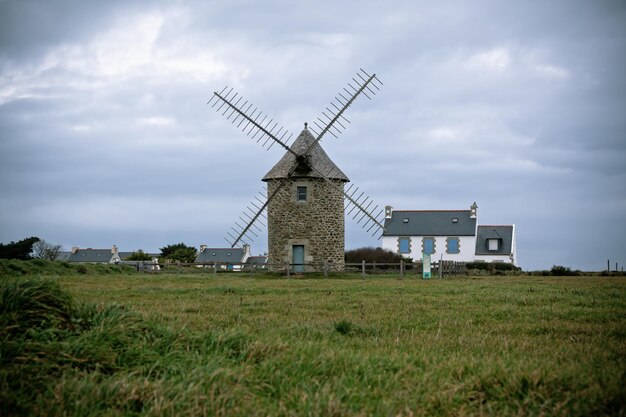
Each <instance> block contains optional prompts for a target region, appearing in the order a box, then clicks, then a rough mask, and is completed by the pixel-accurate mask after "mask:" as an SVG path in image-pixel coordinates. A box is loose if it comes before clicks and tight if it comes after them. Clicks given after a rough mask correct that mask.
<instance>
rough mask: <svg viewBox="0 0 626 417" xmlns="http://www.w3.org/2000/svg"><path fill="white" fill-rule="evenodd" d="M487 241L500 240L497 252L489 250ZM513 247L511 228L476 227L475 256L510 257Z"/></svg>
mask: <svg viewBox="0 0 626 417" xmlns="http://www.w3.org/2000/svg"><path fill="white" fill-rule="evenodd" d="M487 239H500V245H499V248H498V250H489V247H488V246H487ZM512 245H513V226H512V225H506V226H478V233H477V234H476V255H510V254H511V247H512Z"/></svg>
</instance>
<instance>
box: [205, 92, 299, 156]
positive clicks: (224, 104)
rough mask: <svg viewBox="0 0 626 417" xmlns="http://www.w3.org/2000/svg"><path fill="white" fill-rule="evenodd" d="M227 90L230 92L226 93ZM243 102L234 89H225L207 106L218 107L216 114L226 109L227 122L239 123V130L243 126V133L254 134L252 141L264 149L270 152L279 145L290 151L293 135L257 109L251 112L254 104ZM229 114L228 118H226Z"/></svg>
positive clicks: (224, 114) (214, 94)
mask: <svg viewBox="0 0 626 417" xmlns="http://www.w3.org/2000/svg"><path fill="white" fill-rule="evenodd" d="M226 90H228V91H227V92H226V93H224V92H225V91H226ZM242 101H243V97H241V96H239V93H237V92H235V91H233V89H232V88H231V89H228V87H224V88H223V89H222V91H220V92H219V93H218V92H217V91H216V92H214V93H213V97H211V99H210V100H209V101H208V102H207V104H211V103H213V105H212V106H211V108H216V107H217V109H216V112H218V113H219V112H220V111H221V110H222V109H224V111H223V113H222V116H224V117H226V120H230V121H231V123H232V124H233V125H234V124H235V123H237V125H236V126H237V128H239V127H241V126H242V125H243V128H242V129H241V131H242V132H244V133H245V134H246V135H247V136H250V134H251V133H253V132H254V133H253V134H252V139H253V140H256V142H257V143H260V144H261V146H262V147H263V148H265V149H267V150H270V149H271V148H272V146H273V145H274V144H276V143H278V144H279V145H280V146H282V147H283V148H285V149H286V150H287V151H290V149H289V141H290V140H291V137H292V136H293V134H292V133H289V132H288V131H287V130H285V129H284V128H283V127H282V126H280V127H279V126H278V122H274V119H272V118H270V119H269V121H268V120H267V119H268V116H267V115H266V114H263V112H262V111H260V110H258V108H257V107H255V108H254V110H252V111H250V109H252V106H253V104H252V103H248V100H245V101H243V103H242ZM240 103H241V104H240ZM218 104H219V106H218ZM227 113H228V116H226V114H227ZM233 116H234V117H233ZM231 118H232V120H231Z"/></svg>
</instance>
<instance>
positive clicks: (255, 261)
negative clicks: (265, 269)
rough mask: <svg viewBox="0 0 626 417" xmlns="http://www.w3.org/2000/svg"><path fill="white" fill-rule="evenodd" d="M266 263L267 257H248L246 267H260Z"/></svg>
mask: <svg viewBox="0 0 626 417" xmlns="http://www.w3.org/2000/svg"><path fill="white" fill-rule="evenodd" d="M265 262H267V256H249V257H248V259H246V265H262V264H264V263H265Z"/></svg>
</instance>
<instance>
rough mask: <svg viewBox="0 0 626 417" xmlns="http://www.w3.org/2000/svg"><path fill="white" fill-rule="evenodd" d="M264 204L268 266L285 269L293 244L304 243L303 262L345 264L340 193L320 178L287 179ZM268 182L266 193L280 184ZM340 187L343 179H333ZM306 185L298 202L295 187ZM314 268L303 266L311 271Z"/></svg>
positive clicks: (335, 267) (334, 267) (339, 266)
mask: <svg viewBox="0 0 626 417" xmlns="http://www.w3.org/2000/svg"><path fill="white" fill-rule="evenodd" d="M283 181H286V183H285V184H283V185H282V187H280V189H279V191H278V193H277V194H276V196H274V198H273V199H272V200H271V202H270V204H269V205H268V207H267V217H268V225H267V226H268V227H267V229H268V262H269V263H270V264H273V265H272V266H271V269H274V270H277V269H284V268H285V266H284V265H286V264H287V263H291V262H292V256H293V253H292V248H293V245H303V246H304V250H305V252H304V262H305V263H307V264H314V265H315V267H316V268H319V267H320V266H322V265H323V264H324V262H325V263H326V265H327V266H328V268H329V270H331V271H342V270H343V269H344V266H345V261H344V250H345V246H344V245H345V232H344V230H345V228H344V226H345V220H344V219H345V216H344V202H343V194H342V192H341V191H339V189H337V188H335V187H333V186H332V185H330V184H328V183H327V182H326V181H325V180H323V179H319V178H288V179H285V180H283ZM281 182H282V181H280V180H269V181H267V188H268V195H271V194H272V193H273V192H274V191H275V190H276V189H277V188H278V187H279V185H280V184H281ZM333 182H334V183H335V184H336V185H338V186H340V188H341V190H343V184H344V181H342V180H333ZM298 186H306V187H307V190H308V197H309V198H308V201H306V202H299V201H297V194H296V193H297V191H296V190H297V187H298ZM312 268H313V267H309V266H307V267H305V270H307V271H308V270H311V269H312Z"/></svg>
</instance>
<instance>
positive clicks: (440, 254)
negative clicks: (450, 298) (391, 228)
mask: <svg viewBox="0 0 626 417" xmlns="http://www.w3.org/2000/svg"><path fill="white" fill-rule="evenodd" d="M410 238H411V245H410V247H411V253H408V254H404V256H405V257H408V258H412V259H413V260H414V261H416V260H419V259H422V238H421V237H415V236H411V237H410ZM434 238H435V252H434V253H433V254H432V255H431V259H432V260H433V261H437V260H439V259H443V260H444V261H457V262H472V261H473V260H474V253H475V251H476V237H475V236H459V253H446V239H447V238H448V236H434ZM382 248H383V249H389V250H390V251H392V252H396V253H397V252H398V237H397V236H383V239H382ZM509 262H510V261H509Z"/></svg>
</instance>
